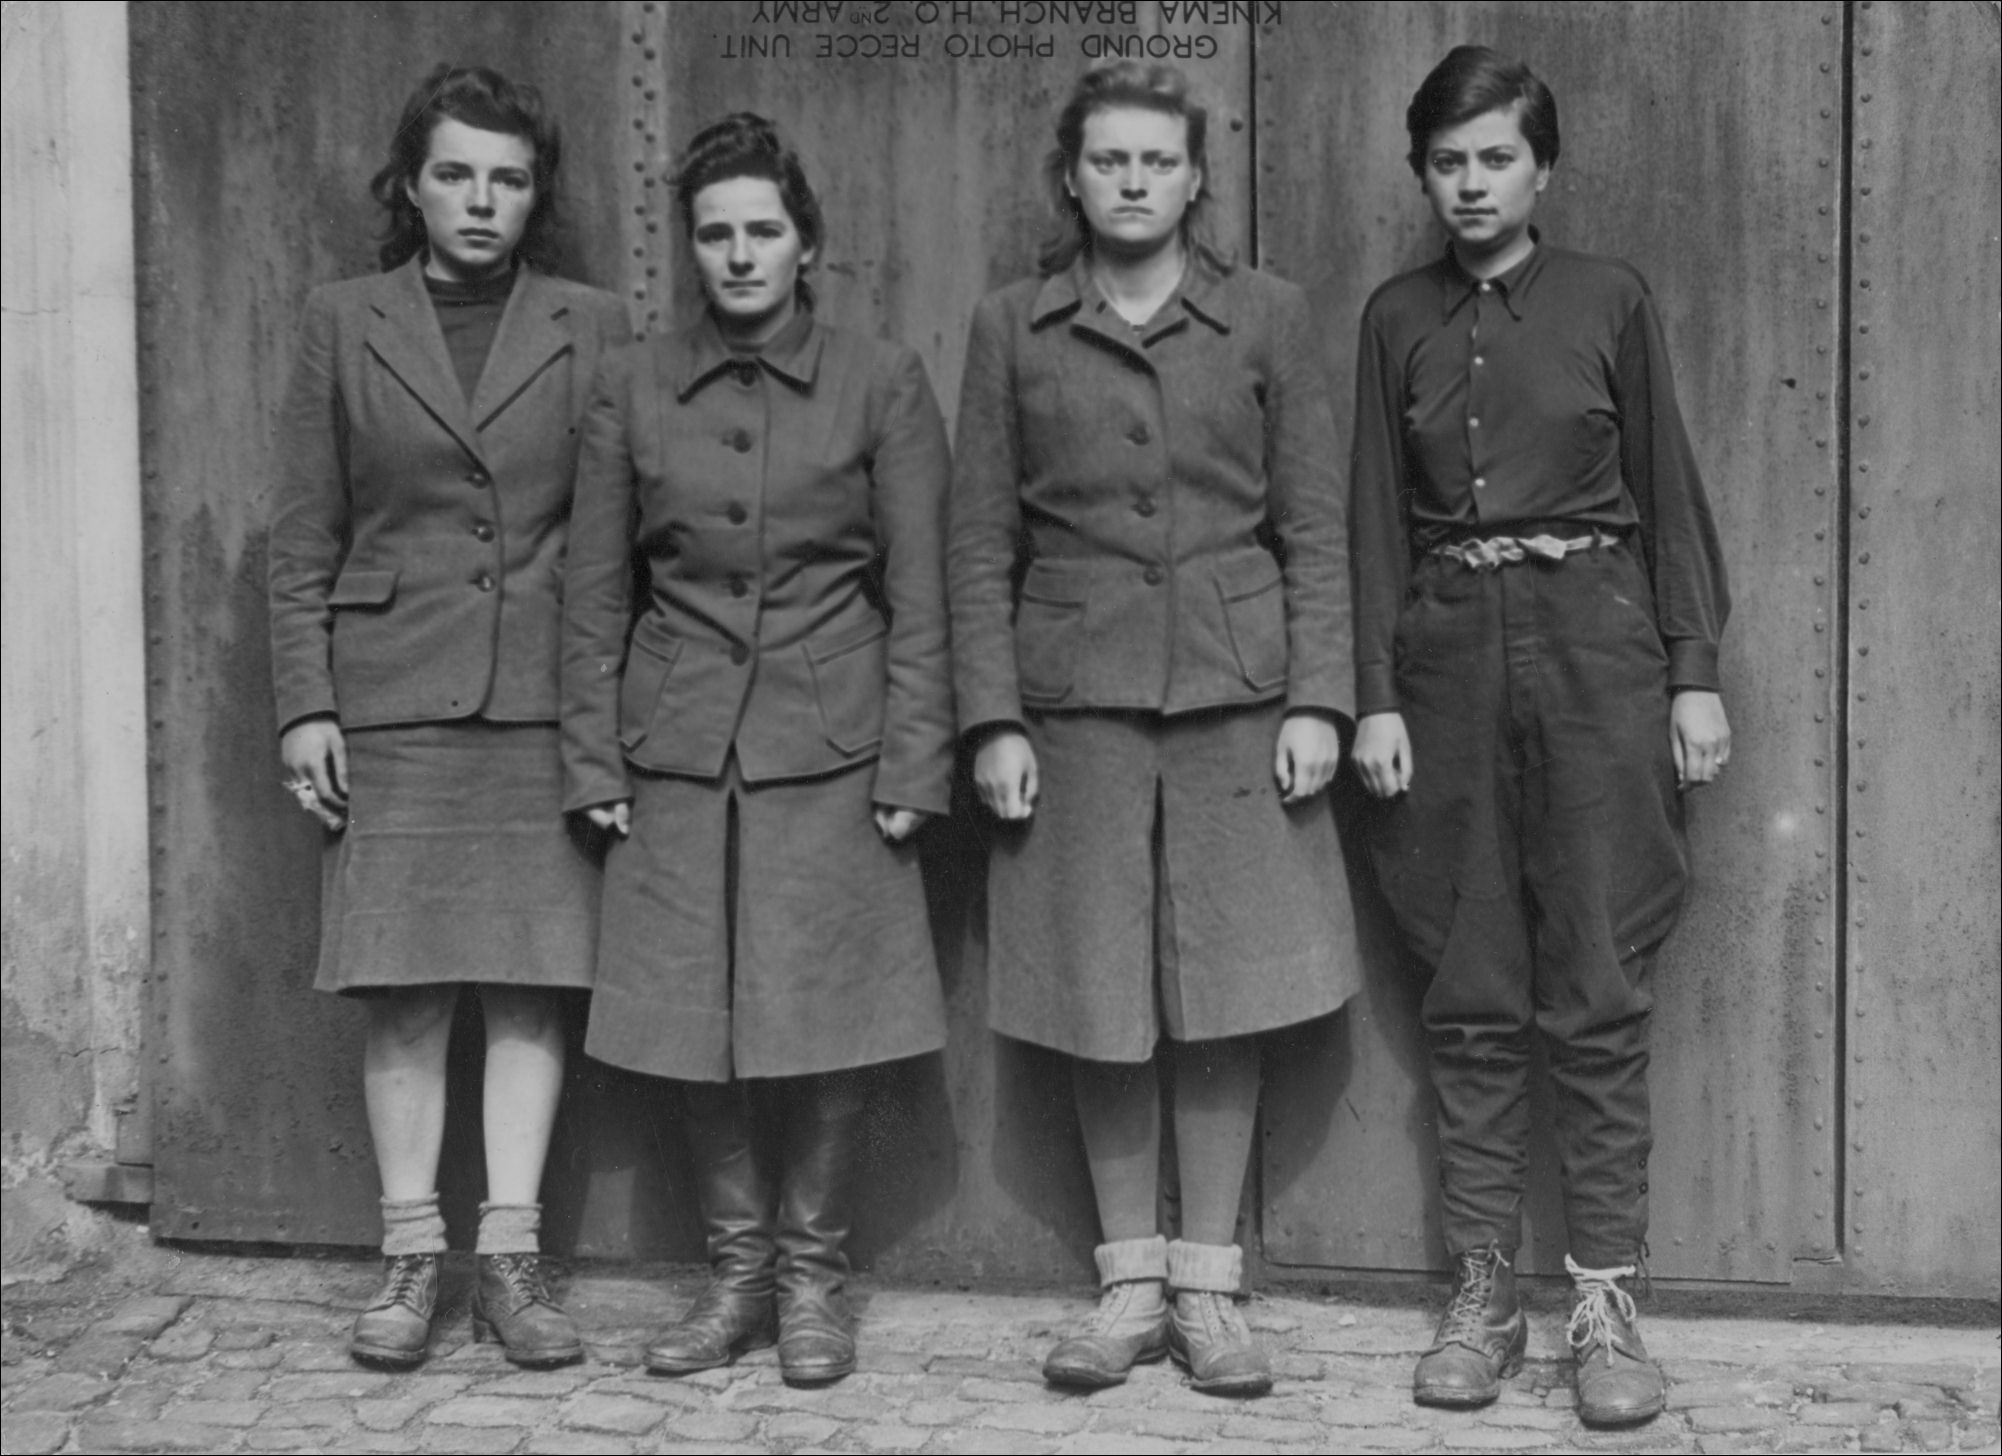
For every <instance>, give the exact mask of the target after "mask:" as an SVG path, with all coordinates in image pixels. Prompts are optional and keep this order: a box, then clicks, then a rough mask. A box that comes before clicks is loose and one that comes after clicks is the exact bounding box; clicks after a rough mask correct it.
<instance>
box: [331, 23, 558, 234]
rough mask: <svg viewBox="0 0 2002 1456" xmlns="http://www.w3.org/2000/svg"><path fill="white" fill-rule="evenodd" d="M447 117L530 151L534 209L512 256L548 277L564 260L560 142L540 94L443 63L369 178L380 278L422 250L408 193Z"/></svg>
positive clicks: (418, 219) (416, 94)
mask: <svg viewBox="0 0 2002 1456" xmlns="http://www.w3.org/2000/svg"><path fill="white" fill-rule="evenodd" d="M447 117H450V118H451V119H452V120H453V121H456V122H460V123H462V124H464V125H466V126H472V127H478V128H479V129H480V130H481V131H497V132H503V133H505V134H507V135H508V136H518V137H520V138H522V139H523V140H524V141H526V142H527V143H528V144H529V145H530V146H531V147H533V148H534V150H535V164H534V176H535V205H534V207H532V208H531V209H530V210H529V214H528V226H527V227H526V228H525V229H523V231H522V235H521V244H520V246H519V247H517V248H516V249H515V256H516V257H517V258H518V259H520V260H521V261H523V262H525V263H527V264H529V265H530V266H531V267H534V268H539V269H541V270H543V271H544V272H549V271H552V270H553V269H554V268H555V266H556V264H557V262H558V260H559V258H560V257H561V254H562V246H561V238H560V232H561V226H562V225H561V221H560V218H559V215H558V208H557V200H556V172H557V167H558V166H559V165H560V164H561V162H562V160H563V138H562V135H561V133H559V132H558V131H557V128H556V123H555V121H554V120H553V119H552V118H551V117H550V115H549V112H548V110H547V109H546V108H545V107H544V106H543V104H542V93H541V92H540V91H538V90H536V89H535V88H534V87H533V86H529V85H526V84H523V83H520V82H515V81H510V80H508V78H507V77H505V76H503V75H501V73H500V72H498V71H490V70H488V69H487V68H486V67H485V66H453V65H447V64H444V63H440V64H439V65H436V66H434V67H432V68H431V72H430V74H429V75H427V76H426V77H425V78H424V79H423V80H422V81H419V82H418V83H417V89H416V90H415V91H412V92H411V93H410V99H409V100H408V101H406V102H404V103H403V115H402V117H400V118H399V119H398V121H397V123H396V134H395V135H394V136H392V137H391V138H390V139H389V160H388V161H387V162H386V163H384V164H383V168H382V170H381V171H380V172H377V173H376V174H375V176H373V177H372V178H370V179H369V184H368V190H369V191H370V193H372V194H373V195H374V197H375V200H376V204H377V205H378V206H379V207H381V208H382V211H383V214H384V217H383V224H382V235H381V236H382V242H381V246H380V247H378V248H377V249H376V257H377V258H378V259H380V260H381V263H382V271H383V272H385V273H387V272H388V271H389V270H390V269H392V268H400V267H401V266H403V264H405V263H407V262H409V261H410V260H411V259H412V258H414V257H416V256H417V255H418V254H419V253H421V252H423V251H424V248H425V246H426V243H427V238H426V235H425V232H424V215H423V214H422V213H420V212H419V211H418V210H417V205H416V204H415V203H413V202H412V201H411V200H410V196H409V193H408V192H407V191H406V188H407V187H409V186H411V185H414V184H415V183H416V181H417V176H418V174H419V173H420V172H422V171H423V170H424V162H425V159H426V158H427V157H429V156H430V154H431V133H432V132H433V131H434V130H436V129H437V126H438V123H439V122H441V121H443V120H445V119H446V118H447Z"/></svg>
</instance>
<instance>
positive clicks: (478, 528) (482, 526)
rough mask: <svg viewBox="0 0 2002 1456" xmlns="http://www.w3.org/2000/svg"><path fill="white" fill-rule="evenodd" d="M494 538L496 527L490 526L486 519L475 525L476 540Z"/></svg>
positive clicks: (474, 534) (474, 535)
mask: <svg viewBox="0 0 2002 1456" xmlns="http://www.w3.org/2000/svg"><path fill="white" fill-rule="evenodd" d="M493 538H494V528H493V527H492V526H489V525H488V524H487V523H486V522H485V521H481V522H479V523H478V524H477V525H475V526H474V527H473V539H474V540H476V541H491V540H493Z"/></svg>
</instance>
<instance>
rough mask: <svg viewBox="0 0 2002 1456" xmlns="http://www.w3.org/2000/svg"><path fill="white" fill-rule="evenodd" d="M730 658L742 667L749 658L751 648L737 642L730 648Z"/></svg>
mask: <svg viewBox="0 0 2002 1456" xmlns="http://www.w3.org/2000/svg"><path fill="white" fill-rule="evenodd" d="M730 660H731V661H732V662H734V663H736V664H737V666H739V667H742V666H743V665H744V664H745V663H747V662H749V661H750V660H751V649H750V648H748V647H746V646H745V645H744V644H743V643H741V642H739V643H737V644H736V645H735V646H734V647H732V648H731V649H730Z"/></svg>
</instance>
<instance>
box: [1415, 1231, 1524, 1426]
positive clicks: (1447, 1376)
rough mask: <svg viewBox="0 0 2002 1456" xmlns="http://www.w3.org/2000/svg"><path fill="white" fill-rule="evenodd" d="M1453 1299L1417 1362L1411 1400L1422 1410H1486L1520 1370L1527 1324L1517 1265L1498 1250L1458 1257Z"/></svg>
mask: <svg viewBox="0 0 2002 1456" xmlns="http://www.w3.org/2000/svg"><path fill="white" fill-rule="evenodd" d="M1453 1262H1454V1268H1453V1300H1452V1303H1450V1304H1448V1305H1447V1306H1446V1313H1445V1314H1444V1315H1442V1316H1441V1317H1440V1319H1439V1331H1438V1333H1437V1334H1435V1335H1434V1336H1433V1337H1432V1348H1431V1349H1429V1350H1427V1351H1426V1352H1425V1353H1424V1354H1423V1355H1421V1356H1420V1357H1419V1360H1418V1369H1417V1370H1416V1371H1415V1372H1414V1373H1413V1375H1412V1378H1411V1396H1412V1399H1414V1400H1416V1401H1417V1402H1418V1403H1419V1404H1420V1405H1443V1406H1449V1407H1453V1408H1456V1409H1466V1408H1468V1407H1471V1406H1477V1405H1486V1404H1487V1403H1488V1402H1489V1401H1491V1400H1493V1399H1494V1398H1495V1397H1496V1396H1498V1395H1500V1394H1501V1383H1502V1382H1503V1381H1504V1380H1506V1379H1508V1378H1509V1377H1510V1376H1511V1375H1513V1374H1515V1372H1516V1371H1518V1370H1520V1369H1521V1368H1522V1355H1523V1351H1524V1350H1525V1349H1526V1348H1528V1345H1529V1321H1528V1320H1527V1319H1525V1318H1524V1317H1523V1313H1522V1304H1521V1301H1520V1300H1519V1299H1517V1297H1516V1291H1515V1266H1514V1264H1512V1263H1511V1262H1510V1260H1509V1256H1508V1255H1507V1254H1504V1253H1503V1252H1502V1251H1501V1250H1500V1249H1497V1248H1486V1249H1470V1250H1468V1251H1467V1252H1465V1253H1463V1254H1459V1255H1456V1256H1455V1257H1454V1261H1453Z"/></svg>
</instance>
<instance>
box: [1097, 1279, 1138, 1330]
mask: <svg viewBox="0 0 2002 1456" xmlns="http://www.w3.org/2000/svg"><path fill="white" fill-rule="evenodd" d="M1146 1282H1148V1281H1145V1280H1138V1279H1129V1280H1121V1281H1120V1282H1119V1283H1117V1284H1108V1285H1107V1286H1106V1288H1105V1293H1104V1294H1102V1295H1100V1296H1099V1300H1098V1308H1097V1309H1095V1310H1093V1311H1092V1314H1091V1333H1092V1334H1094V1335H1112V1334H1119V1333H1121V1331H1120V1328H1119V1327H1120V1325H1121V1324H1123V1323H1125V1322H1126V1321H1127V1320H1128V1319H1130V1318H1132V1312H1133V1305H1134V1303H1135V1302H1136V1301H1137V1300H1138V1299H1139V1298H1140V1295H1141V1290H1140V1286H1141V1284H1143V1283H1146Z"/></svg>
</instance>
